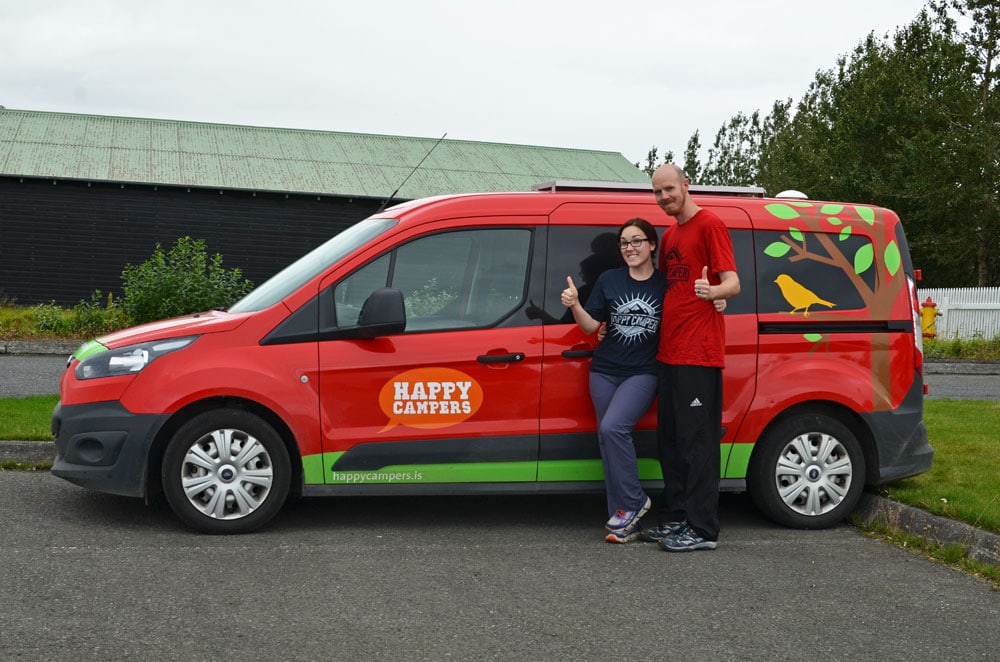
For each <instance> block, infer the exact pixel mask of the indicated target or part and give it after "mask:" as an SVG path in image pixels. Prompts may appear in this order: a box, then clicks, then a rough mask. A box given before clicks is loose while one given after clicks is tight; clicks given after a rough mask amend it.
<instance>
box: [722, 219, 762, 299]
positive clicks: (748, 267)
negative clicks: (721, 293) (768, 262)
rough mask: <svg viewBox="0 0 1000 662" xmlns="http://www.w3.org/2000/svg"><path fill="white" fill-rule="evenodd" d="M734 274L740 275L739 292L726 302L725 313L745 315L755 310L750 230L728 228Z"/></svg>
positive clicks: (754, 283) (754, 284) (755, 291)
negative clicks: (731, 245) (734, 262)
mask: <svg viewBox="0 0 1000 662" xmlns="http://www.w3.org/2000/svg"><path fill="white" fill-rule="evenodd" d="M729 236H730V238H731V239H732V240H733V256H734V257H735V258H736V275H737V276H739V277H740V293H739V294H737V295H736V296H735V297H733V298H732V299H730V300H729V301H727V302H726V315H746V314H752V313H755V312H757V281H756V280H754V270H755V267H754V259H753V233H752V232H750V230H730V231H729Z"/></svg>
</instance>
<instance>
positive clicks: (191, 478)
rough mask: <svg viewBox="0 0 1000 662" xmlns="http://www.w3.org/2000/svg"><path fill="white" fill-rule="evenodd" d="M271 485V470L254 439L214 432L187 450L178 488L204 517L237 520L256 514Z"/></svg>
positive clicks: (239, 433)
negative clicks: (182, 489) (181, 487)
mask: <svg viewBox="0 0 1000 662" xmlns="http://www.w3.org/2000/svg"><path fill="white" fill-rule="evenodd" d="M273 482H274V468H273V466H272V465H271V456H270V455H268V453H267V450H266V449H265V448H264V446H263V444H261V443H260V442H259V441H257V439H255V438H254V437H252V436H250V435H248V434H247V433H246V432H243V431H241V430H215V431H213V432H210V433H208V434H206V435H205V436H203V437H202V438H201V439H199V440H198V441H196V442H195V443H194V444H192V445H191V448H189V449H188V451H187V453H186V454H185V455H184V462H183V463H182V464H181V485H182V486H183V488H184V493H185V494H186V495H187V498H188V501H190V502H191V505H192V506H194V507H195V508H197V509H198V510H200V511H201V512H202V513H203V514H205V515H207V516H208V517H213V518H215V519H239V518H241V517H246V516H247V515H249V514H250V513H252V512H253V511H255V510H257V508H259V507H260V506H261V505H262V504H263V503H264V500H265V499H267V495H268V493H269V492H270V491H271V484H272V483H273Z"/></svg>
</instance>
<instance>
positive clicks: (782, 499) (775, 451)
mask: <svg viewBox="0 0 1000 662" xmlns="http://www.w3.org/2000/svg"><path fill="white" fill-rule="evenodd" d="M747 478H748V481H747V483H748V485H747V487H748V489H749V491H750V496H751V498H752V499H753V501H754V503H755V504H757V508H759V509H760V510H761V511H762V512H763V513H764V514H765V515H766V516H767V517H769V518H770V519H772V520H774V521H775V522H778V523H779V524H784V525H785V526H790V527H794V528H797V529H823V528H827V527H830V526H833V525H834V524H837V523H838V522H841V521H842V520H844V518H846V517H847V516H848V515H850V514H851V512H852V511H853V510H854V508H855V507H856V506H857V505H858V501H859V500H860V499H861V494H862V492H863V491H864V487H865V457H864V453H862V451H861V444H859V443H858V440H857V438H856V437H855V436H854V434H853V433H852V432H851V431H850V430H849V429H848V428H847V426H846V425H844V424H843V423H841V422H840V421H838V420H837V419H836V418H833V417H831V416H828V415H826V414H818V413H804V414H796V415H794V416H792V417H790V418H788V419H786V420H784V421H782V422H780V423H779V424H777V425H776V426H775V427H773V428H771V429H769V430H767V431H766V432H765V433H764V435H763V436H762V437H761V438H760V440H759V441H758V442H757V447H756V448H755V449H754V454H753V457H752V459H751V461H750V468H749V471H748V473H747Z"/></svg>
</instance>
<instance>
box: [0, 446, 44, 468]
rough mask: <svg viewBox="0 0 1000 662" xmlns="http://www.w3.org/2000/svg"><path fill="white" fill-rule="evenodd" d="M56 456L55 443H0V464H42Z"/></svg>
mask: <svg viewBox="0 0 1000 662" xmlns="http://www.w3.org/2000/svg"><path fill="white" fill-rule="evenodd" d="M55 456H56V443H55V442H54V441H0V462H23V463H25V464H41V463H42V462H51V461H52V460H53V458H55Z"/></svg>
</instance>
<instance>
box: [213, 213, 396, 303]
mask: <svg viewBox="0 0 1000 662" xmlns="http://www.w3.org/2000/svg"><path fill="white" fill-rule="evenodd" d="M398 222H399V221H397V220H396V219H394V218H368V219H365V220H363V221H361V222H360V223H356V224H354V225H352V226H351V227H349V228H347V229H346V230H344V231H343V232H341V233H339V234H337V235H334V237H333V238H331V239H330V240H329V241H327V242H326V243H324V244H321V245H320V246H318V247H317V248H315V249H313V250H312V251H310V252H309V253H306V254H305V255H303V256H302V257H300V258H299V259H298V260H296V261H295V262H292V263H291V264H290V265H288V266H287V267H285V268H284V269H282V270H281V271H279V272H278V273H277V274H275V275H274V276H272V277H271V278H269V279H268V280H266V281H265V282H264V284H262V285H261V286H259V287H257V288H255V289H254V290H253V291H252V292H250V294H248V295H246V296H245V297H243V298H242V299H240V300H239V301H237V302H236V303H235V304H233V305H232V306H230V308H229V312H231V313H252V312H255V311H258V310H263V309H265V308H267V307H269V306H273V305H274V304H276V303H278V302H279V301H281V300H282V299H284V298H285V297H287V296H288V295H289V294H291V293H292V292H294V291H295V290H297V289H299V288H300V287H302V286H303V285H304V284H306V283H307V282H309V281H310V280H312V279H313V278H315V277H316V276H318V275H320V274H321V273H323V272H324V271H325V270H326V269H328V268H329V267H330V266H331V265H333V264H334V263H335V262H337V261H338V260H340V259H342V258H344V257H346V256H347V255H349V254H351V253H352V252H354V251H355V250H357V249H358V248H360V247H361V246H363V245H364V244H365V243H367V242H369V241H371V240H372V239H374V238H375V237H377V236H379V235H380V234H382V233H383V232H385V231H386V230H388V229H389V228H391V227H393V226H394V225H396V224H397V223H398Z"/></svg>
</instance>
